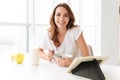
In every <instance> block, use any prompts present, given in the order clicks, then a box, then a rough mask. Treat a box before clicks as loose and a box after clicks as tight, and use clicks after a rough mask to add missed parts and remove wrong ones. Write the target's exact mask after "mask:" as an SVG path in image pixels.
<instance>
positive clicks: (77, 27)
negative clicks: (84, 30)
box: [70, 25, 81, 32]
mask: <svg viewBox="0 0 120 80" xmlns="http://www.w3.org/2000/svg"><path fill="white" fill-rule="evenodd" d="M70 31H72V32H76V31H81V29H80V26H79V25H76V26H74V27H72V28H71V29H70Z"/></svg>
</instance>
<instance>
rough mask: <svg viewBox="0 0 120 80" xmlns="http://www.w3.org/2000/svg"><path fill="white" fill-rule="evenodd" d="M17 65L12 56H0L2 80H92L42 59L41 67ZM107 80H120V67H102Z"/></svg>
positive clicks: (0, 75)
mask: <svg viewBox="0 0 120 80" xmlns="http://www.w3.org/2000/svg"><path fill="white" fill-rule="evenodd" d="M27 61H28V60H27V57H26V58H25V61H24V63H23V64H16V63H15V62H12V61H11V59H10V54H7V55H5V54H4V55H3V54H2V53H1V54H0V80H90V79H87V78H83V77H80V76H76V75H73V74H71V73H67V72H66V68H65V67H60V66H58V65H57V64H56V63H50V62H48V61H46V60H43V59H40V61H39V66H31V65H30V64H28V63H27ZM101 68H102V70H103V72H104V74H105V77H106V78H107V79H106V80H120V79H119V77H118V76H120V67H117V66H110V65H102V66H101Z"/></svg>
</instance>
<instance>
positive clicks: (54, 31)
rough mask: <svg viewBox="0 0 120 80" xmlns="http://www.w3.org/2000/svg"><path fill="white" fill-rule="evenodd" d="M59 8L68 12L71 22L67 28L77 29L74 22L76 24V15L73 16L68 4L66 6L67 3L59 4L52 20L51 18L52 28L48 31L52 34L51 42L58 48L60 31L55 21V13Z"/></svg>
mask: <svg viewBox="0 0 120 80" xmlns="http://www.w3.org/2000/svg"><path fill="white" fill-rule="evenodd" d="M58 7H64V8H65V9H66V10H67V12H68V15H69V19H70V20H69V22H68V24H67V26H66V28H67V29H71V28H72V27H76V25H74V22H75V17H74V14H73V12H72V10H71V8H70V7H69V6H68V4H66V3H60V4H58V5H57V6H56V7H55V8H54V10H53V13H52V15H51V18H50V28H49V29H48V31H49V33H50V38H51V40H52V41H53V43H54V45H55V46H56V47H59V46H60V42H59V40H58V38H57V36H58V34H59V33H58V30H57V25H56V24H55V20H54V16H55V12H56V9H57V8H58Z"/></svg>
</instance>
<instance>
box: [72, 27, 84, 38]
mask: <svg viewBox="0 0 120 80" xmlns="http://www.w3.org/2000/svg"><path fill="white" fill-rule="evenodd" d="M82 32H83V31H82V30H81V29H80V27H75V28H74V29H73V35H74V37H75V40H77V39H78V38H79V36H80V35H81V34H82Z"/></svg>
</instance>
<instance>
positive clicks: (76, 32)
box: [40, 27, 82, 57]
mask: <svg viewBox="0 0 120 80" xmlns="http://www.w3.org/2000/svg"><path fill="white" fill-rule="evenodd" d="M81 33H82V30H81V29H80V27H73V28H72V29H68V30H67V32H66V34H65V37H64V40H63V42H62V43H61V45H60V46H59V47H55V45H54V44H53V42H52V40H51V39H50V38H49V33H48V31H47V32H46V35H45V36H44V38H43V39H42V41H41V44H40V48H43V49H44V50H48V49H51V50H54V51H55V54H71V55H73V57H76V56H81V52H80V49H79V48H78V47H77V44H76V40H77V39H78V38H79V36H80V35H81Z"/></svg>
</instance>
